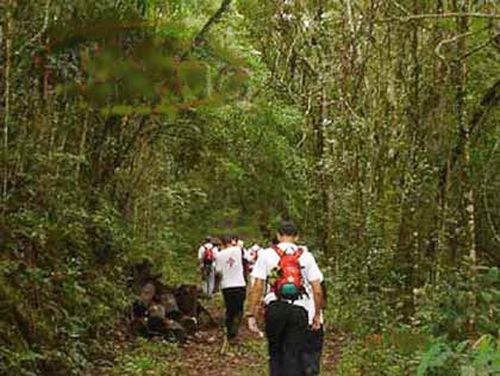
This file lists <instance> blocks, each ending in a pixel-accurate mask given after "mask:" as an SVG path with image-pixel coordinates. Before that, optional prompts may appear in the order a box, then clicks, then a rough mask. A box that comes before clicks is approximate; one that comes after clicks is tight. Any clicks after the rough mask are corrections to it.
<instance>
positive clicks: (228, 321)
mask: <svg viewBox="0 0 500 376" xmlns="http://www.w3.org/2000/svg"><path fill="white" fill-rule="evenodd" d="M222 296H223V297H224V306H225V307H226V314H225V318H224V319H225V321H224V322H225V324H226V333H227V335H228V337H229V328H230V327H231V293H230V291H229V289H222Z"/></svg>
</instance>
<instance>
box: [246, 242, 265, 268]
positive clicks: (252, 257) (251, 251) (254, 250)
mask: <svg viewBox="0 0 500 376" xmlns="http://www.w3.org/2000/svg"><path fill="white" fill-rule="evenodd" d="M261 249H262V248H261V247H260V246H259V245H258V244H254V245H253V246H251V247H250V248H248V249H245V250H244V258H245V260H246V261H247V262H248V263H249V264H250V265H251V266H252V267H253V265H254V264H255V262H256V261H257V257H258V256H259V251H260V250H261Z"/></svg>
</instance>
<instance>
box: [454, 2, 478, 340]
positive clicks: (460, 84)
mask: <svg viewBox="0 0 500 376" xmlns="http://www.w3.org/2000/svg"><path fill="white" fill-rule="evenodd" d="M454 6H455V10H456V11H459V12H462V13H467V12H468V11H469V1H468V0H462V1H461V4H460V2H458V1H455V2H454ZM468 31H469V20H468V17H466V16H464V17H459V18H457V32H458V34H460V35H463V34H465V33H467V32H468ZM466 50H467V40H466V38H460V39H459V40H458V42H457V56H462V55H463V54H464V53H465V51H466ZM455 70H456V72H455V76H456V77H457V78H456V80H457V81H456V90H457V91H456V100H455V111H456V119H457V127H458V130H459V134H460V138H461V139H462V140H461V141H462V143H463V145H464V155H463V157H464V159H463V167H462V173H463V177H464V197H463V202H464V206H465V218H466V223H465V228H466V233H467V237H466V247H467V253H468V257H469V278H470V284H471V287H470V289H471V291H470V295H469V298H470V302H469V304H470V307H471V311H470V314H469V329H470V330H471V331H473V330H474V326H475V321H476V294H475V292H476V264H477V260H476V258H477V255H476V226H475V217H474V212H475V201H474V185H473V182H472V163H471V142H470V126H469V123H468V122H467V109H466V104H465V96H466V84H467V67H466V64H465V60H464V59H461V60H459V61H457V62H456V64H455Z"/></svg>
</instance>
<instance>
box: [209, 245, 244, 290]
mask: <svg viewBox="0 0 500 376" xmlns="http://www.w3.org/2000/svg"><path fill="white" fill-rule="evenodd" d="M241 252H242V251H241V248H240V247H238V246H234V247H229V248H226V249H222V250H220V251H219V253H218V254H217V258H216V259H215V270H216V271H217V273H220V274H222V280H221V288H222V289H227V288H230V287H245V286H246V283H245V278H244V277H243V260H242V258H241V257H242V255H241Z"/></svg>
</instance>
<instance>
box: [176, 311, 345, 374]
mask: <svg viewBox="0 0 500 376" xmlns="http://www.w3.org/2000/svg"><path fill="white" fill-rule="evenodd" d="M218 303H219V302H216V304H215V305H214V307H212V308H211V309H210V311H211V313H212V315H213V317H214V318H215V319H216V320H217V321H218V322H219V323H220V325H219V327H217V328H211V329H205V330H202V331H199V332H198V333H196V335H194V336H193V337H191V338H190V339H189V340H188V342H187V343H186V344H185V345H183V346H182V350H181V352H179V354H178V355H177V359H176V361H175V362H174V363H177V364H178V366H177V367H178V368H177V372H178V373H177V375H186V376H198V375H203V376H247V375H248V376H250V375H267V374H268V368H267V366H268V364H267V343H266V340H265V338H264V339H259V338H257V337H256V336H255V335H253V334H252V333H251V332H250V331H249V330H248V329H247V328H246V326H245V325H244V323H242V326H241V327H240V332H239V336H238V340H237V344H235V345H228V346H226V348H225V349H223V343H224V330H223V328H222V323H223V317H224V313H223V307H221V306H220V305H219V304H218ZM335 337H336V336H335V334H334V333H333V332H330V331H328V332H327V334H326V338H325V351H324V355H323V358H322V374H324V375H333V374H334V369H335V365H336V364H337V363H338V361H339V358H340V345H339V343H338V341H336V338H335Z"/></svg>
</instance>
